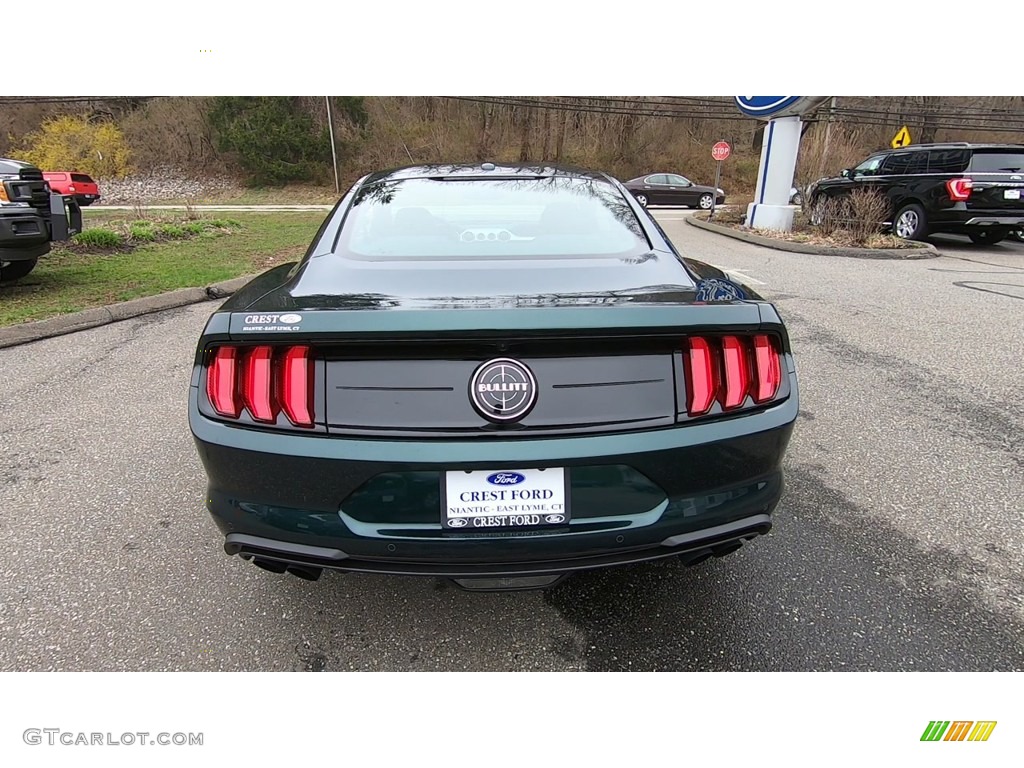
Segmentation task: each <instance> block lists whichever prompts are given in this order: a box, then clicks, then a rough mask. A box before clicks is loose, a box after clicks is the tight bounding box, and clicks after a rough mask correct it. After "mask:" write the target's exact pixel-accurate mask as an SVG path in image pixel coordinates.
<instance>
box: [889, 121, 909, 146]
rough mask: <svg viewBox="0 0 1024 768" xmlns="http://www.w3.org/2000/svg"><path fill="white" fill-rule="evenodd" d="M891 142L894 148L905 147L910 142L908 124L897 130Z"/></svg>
mask: <svg viewBox="0 0 1024 768" xmlns="http://www.w3.org/2000/svg"><path fill="white" fill-rule="evenodd" d="M891 143H892V148H893V149H899V148H900V147H905V146H907V145H908V144H909V143H910V131H908V130H907V126H905V125H904V126H903V127H902V128H900V129H899V130H898V131H896V135H895V136H893V137H892V142H891Z"/></svg>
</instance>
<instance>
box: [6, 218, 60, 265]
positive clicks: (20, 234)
mask: <svg viewBox="0 0 1024 768" xmlns="http://www.w3.org/2000/svg"><path fill="white" fill-rule="evenodd" d="M49 242H50V228H49V224H48V223H47V221H46V219H45V218H43V217H42V216H40V215H39V213H37V212H36V211H35V209H33V208H17V209H13V210H0V248H4V249H18V250H21V249H32V248H34V247H36V246H43V247H44V251H43V252H44V253H45V246H46V244H47V243H49ZM26 252H31V251H26ZM17 258H18V256H17V255H15V254H11V255H10V256H9V255H7V254H5V255H4V261H13V260H16V259H17ZM23 258H34V257H33V256H24V257H23Z"/></svg>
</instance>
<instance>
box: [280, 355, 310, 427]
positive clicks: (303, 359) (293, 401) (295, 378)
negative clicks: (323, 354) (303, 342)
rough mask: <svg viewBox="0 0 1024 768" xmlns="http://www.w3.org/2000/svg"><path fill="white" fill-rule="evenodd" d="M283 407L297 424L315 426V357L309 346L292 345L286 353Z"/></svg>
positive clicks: (282, 374) (282, 376)
mask: <svg viewBox="0 0 1024 768" xmlns="http://www.w3.org/2000/svg"><path fill="white" fill-rule="evenodd" d="M281 407H282V408H283V409H284V414H285V416H287V417H288V420H289V421H290V422H291V423H292V424H294V425H295V426H297V427H312V426H313V359H312V358H311V357H310V354H309V347H291V348H290V349H289V350H288V351H287V352H285V353H284V361H283V364H282V366H281Z"/></svg>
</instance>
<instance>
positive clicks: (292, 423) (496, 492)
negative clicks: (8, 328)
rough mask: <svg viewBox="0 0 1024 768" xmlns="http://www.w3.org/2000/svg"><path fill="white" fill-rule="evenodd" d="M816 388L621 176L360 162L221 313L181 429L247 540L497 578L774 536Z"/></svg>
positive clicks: (771, 321)
mask: <svg viewBox="0 0 1024 768" xmlns="http://www.w3.org/2000/svg"><path fill="white" fill-rule="evenodd" d="M797 407H798V405H797V379H796V373H795V367H794V363H793V357H792V355H791V352H790V346H789V339H788V336H787V334H786V330H785V327H784V325H783V323H782V321H781V319H780V318H779V316H778V314H777V313H776V311H775V308H774V307H773V306H772V305H771V304H769V303H767V302H766V301H764V300H763V299H762V298H761V297H760V296H758V295H756V294H755V293H753V292H752V291H751V290H750V289H749V288H747V287H745V286H743V285H740V284H737V283H735V282H733V281H731V280H730V279H729V278H728V277H727V276H726V275H725V274H724V273H722V272H721V271H719V270H718V269H716V268H714V267H711V266H709V265H707V264H703V263H700V262H696V261H691V260H688V259H686V258H684V257H683V256H681V255H680V254H679V253H677V252H676V250H675V248H674V247H673V246H672V244H671V243H670V242H669V240H668V238H667V237H666V236H665V234H664V233H663V232H662V230H661V229H660V227H659V226H658V224H657V223H656V222H655V221H654V220H653V219H652V218H651V216H650V215H649V214H648V213H647V212H646V211H645V210H644V209H643V208H641V207H640V206H639V204H638V203H636V201H635V200H634V199H633V196H632V195H630V194H629V193H628V192H627V191H626V190H625V188H624V187H623V186H622V185H621V184H620V183H619V182H617V181H616V180H614V179H612V178H609V177H608V176H605V175H603V174H599V173H591V172H587V171H579V170H574V169H568V168H561V167H548V166H544V167H538V166H494V165H492V164H489V163H485V164H483V165H478V166H420V167H412V168H404V169H401V170H397V171H390V172H384V173H377V174H373V175H370V176H367V177H365V178H363V179H361V180H360V181H359V182H358V183H357V184H356V185H355V186H354V187H353V188H352V189H351V190H350V191H349V192H348V194H347V195H346V196H345V197H344V198H343V199H342V200H341V201H340V202H339V203H338V205H337V206H336V207H335V208H334V210H333V211H332V212H331V213H330V215H328V216H327V219H326V220H325V221H324V223H323V226H322V227H321V228H320V231H319V232H318V233H317V235H316V238H315V239H314V240H313V243H312V244H311V245H310V247H309V250H308V251H307V253H306V255H305V256H304V257H303V259H302V260H301V261H300V262H299V263H297V264H289V265H285V266H281V267H277V268H275V269H272V270H270V271H269V272H267V273H265V274H263V275H262V276H260V277H258V278H257V279H255V280H253V281H252V282H251V283H250V284H249V285H247V286H246V287H245V288H243V289H242V290H241V291H239V292H238V293H236V294H235V295H234V296H232V298H231V299H230V300H229V301H228V302H227V303H225V304H224V305H223V306H222V307H221V308H220V309H219V310H218V311H217V312H215V313H214V314H213V315H212V316H211V318H210V320H209V322H208V323H207V326H206V329H205V330H204V332H203V335H202V338H201V339H200V341H199V346H198V349H197V351H196V358H195V368H194V372H193V375H192V387H191V396H190V401H189V422H190V425H191V428H192V433H193V435H194V437H195V442H196V446H197V448H198V450H199V455H200V457H201V459H202V461H203V464H204V466H205V467H206V471H207V474H208V475H209V494H208V499H207V507H208V509H209V511H210V513H211V514H212V515H213V518H214V520H215V521H216V522H217V525H218V526H219V527H220V529H221V530H222V531H223V533H224V534H225V536H226V538H225V542H224V548H225V550H226V551H227V552H228V553H229V554H233V555H240V556H241V557H243V558H245V559H248V560H252V561H253V562H254V563H256V564H257V565H259V566H261V567H263V568H265V569H267V570H270V571H275V572H283V571H286V570H287V571H288V572H291V573H293V574H295V575H297V576H300V577H303V578H307V579H316V578H317V577H319V576H320V574H321V572H322V570H323V569H324V568H334V569H338V570H342V571H358V572H375V573H390V574H414V575H430V576H439V577H448V578H452V579H454V580H455V581H456V582H457V583H459V584H461V585H462V586H464V587H467V588H477V589H503V588H529V587H543V586H547V585H549V584H552V583H554V582H555V581H557V580H558V579H559V578H560V577H561V576H564V575H566V574H569V573H572V572H575V571H581V570H585V569H590V568H597V567H604V566H613V565H619V564H624V563H632V562H640V561H646V560H655V559H658V558H666V557H680V558H682V559H683V560H684V561H686V562H688V563H696V562H699V561H701V560H704V559H705V558H707V557H709V556H711V555H724V554H727V553H729V552H732V551H734V550H736V549H738V548H739V547H740V545H741V544H742V543H743V542H745V541H749V540H750V539H753V538H754V537H756V536H757V535H759V534H763V533H766V532H767V531H768V530H769V529H770V527H771V514H772V511H773V509H774V508H775V506H776V504H777V503H778V501H779V497H780V495H781V493H782V474H781V470H780V463H781V460H782V456H783V453H784V451H785V449H786V445H787V443H788V441H789V437H790V433H791V431H792V429H793V423H794V421H795V419H796V415H797Z"/></svg>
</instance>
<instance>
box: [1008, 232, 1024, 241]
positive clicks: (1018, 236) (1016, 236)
mask: <svg viewBox="0 0 1024 768" xmlns="http://www.w3.org/2000/svg"><path fill="white" fill-rule="evenodd" d="M1009 237H1010V239H1011V240H1017V241H1019V242H1022V243H1024V229H1011V230H1010V235H1009Z"/></svg>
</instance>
